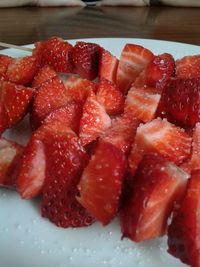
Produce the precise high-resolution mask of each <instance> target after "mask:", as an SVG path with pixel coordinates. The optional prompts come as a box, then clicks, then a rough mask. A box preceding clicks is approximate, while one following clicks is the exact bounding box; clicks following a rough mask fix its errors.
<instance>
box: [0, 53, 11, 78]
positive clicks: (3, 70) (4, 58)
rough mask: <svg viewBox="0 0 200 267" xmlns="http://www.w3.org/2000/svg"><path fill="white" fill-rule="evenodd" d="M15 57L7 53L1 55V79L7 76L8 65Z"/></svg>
mask: <svg viewBox="0 0 200 267" xmlns="http://www.w3.org/2000/svg"><path fill="white" fill-rule="evenodd" d="M13 60H14V59H13V58H12V57H9V56H6V55H0V79H1V78H6V72H7V69H8V66H9V65H10V64H11V62H12V61H13Z"/></svg>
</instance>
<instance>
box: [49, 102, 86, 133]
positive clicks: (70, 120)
mask: <svg viewBox="0 0 200 267" xmlns="http://www.w3.org/2000/svg"><path fill="white" fill-rule="evenodd" d="M81 116H82V103H79V102H69V103H67V104H66V106H64V107H62V108H59V109H56V110H55V111H53V112H51V113H50V114H49V115H48V116H47V117H46V118H45V120H44V123H51V122H53V121H55V120H58V121H59V120H61V121H62V122H64V123H65V125H67V126H69V127H70V128H71V129H72V130H73V131H74V132H75V133H78V132H79V124H80V119H81Z"/></svg>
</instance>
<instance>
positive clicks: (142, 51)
mask: <svg viewBox="0 0 200 267" xmlns="http://www.w3.org/2000/svg"><path fill="white" fill-rule="evenodd" d="M152 58H153V54H152V52H151V51H149V50H148V49H146V48H144V47H143V46H140V45H136V44H126V45H125V47H124V48H123V51H122V53H121V56H120V61H119V66H118V69H117V86H118V87H119V88H120V90H121V91H122V92H123V93H126V92H127V91H128V89H129V88H130V86H131V84H132V83H133V82H134V81H135V79H136V77H137V76H138V75H139V73H140V72H141V71H142V70H143V69H144V68H145V67H146V66H147V64H148V63H149V62H150V61H151V60H152Z"/></svg>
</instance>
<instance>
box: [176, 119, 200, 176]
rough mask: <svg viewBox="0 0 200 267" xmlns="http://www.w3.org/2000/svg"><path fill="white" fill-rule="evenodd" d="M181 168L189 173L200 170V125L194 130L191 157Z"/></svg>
mask: <svg viewBox="0 0 200 267" xmlns="http://www.w3.org/2000/svg"><path fill="white" fill-rule="evenodd" d="M181 167H182V168H183V169H184V170H186V171H187V172H188V173H191V172H192V171H194V170H198V169H200V123H197V124H196V126H195V128H194V129H193V135H192V153H191V157H190V159H189V160H188V161H186V162H184V163H183V164H182V165H181Z"/></svg>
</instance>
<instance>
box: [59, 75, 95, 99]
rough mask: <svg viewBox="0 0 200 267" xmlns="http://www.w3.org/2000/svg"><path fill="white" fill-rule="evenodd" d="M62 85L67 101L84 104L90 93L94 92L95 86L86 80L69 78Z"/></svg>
mask: <svg viewBox="0 0 200 267" xmlns="http://www.w3.org/2000/svg"><path fill="white" fill-rule="evenodd" d="M64 85H65V87H66V89H67V97H68V100H69V101H77V102H82V103H84V102H85V100H86V98H87V97H88V96H89V95H90V93H91V92H96V90H97V84H95V83H93V82H92V81H89V80H87V79H82V78H78V77H76V76H70V77H69V78H68V79H67V80H66V81H65V82H64Z"/></svg>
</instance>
